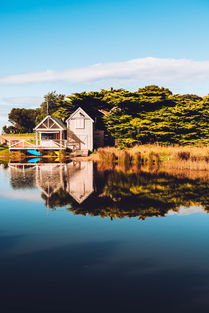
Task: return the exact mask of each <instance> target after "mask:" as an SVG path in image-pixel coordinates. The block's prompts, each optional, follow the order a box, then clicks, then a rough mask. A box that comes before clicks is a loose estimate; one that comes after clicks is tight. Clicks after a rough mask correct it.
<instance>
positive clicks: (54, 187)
mask: <svg viewBox="0 0 209 313" xmlns="http://www.w3.org/2000/svg"><path fill="white" fill-rule="evenodd" d="M65 167H66V164H62V163H59V164H56V163H49V164H47V163H43V164H41V163H40V164H37V166H36V186H37V187H38V188H39V189H40V190H41V191H42V192H43V193H44V194H45V195H46V196H47V197H50V196H51V195H52V194H53V193H55V192H57V191H58V190H59V189H61V188H63V189H64V188H65V184H64V181H65V171H66V168H65Z"/></svg>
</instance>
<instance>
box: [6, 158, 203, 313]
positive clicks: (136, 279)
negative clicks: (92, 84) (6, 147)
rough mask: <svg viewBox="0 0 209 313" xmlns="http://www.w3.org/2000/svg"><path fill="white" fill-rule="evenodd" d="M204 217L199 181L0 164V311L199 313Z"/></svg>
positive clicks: (89, 167)
mask: <svg viewBox="0 0 209 313" xmlns="http://www.w3.org/2000/svg"><path fill="white" fill-rule="evenodd" d="M36 161H38V160H36ZM207 212H209V180H207V179H203V178H195V179H194V178H193V179H192V178H186V177H178V178H177V177H176V176H174V175H171V174H170V175H169V174H163V173H160V174H153V173H148V172H141V173H134V172H133V171H128V172H127V173H125V172H124V171H121V170H120V171H119V170H118V171H116V170H115V171H113V170H102V169H99V168H96V166H95V165H93V164H92V163H90V162H89V163H85V162H81V163H79V162H77V163H69V164H61V163H57V164H50V163H48V164H44V163H34V164H33V163H31V164H17V163H10V164H9V165H8V166H6V165H1V167H0V278H1V284H0V297H1V302H0V303H1V312H2V313H7V312H9V313H13V312H15V313H16V312H18V313H19V312H21V313H24V312H27V313H28V312H30V313H31V312H41V313H42V312H43V313H47V312H50V313H51V312H56V313H62V312H69V313H87V312H88V313H98V312H101V313H103V312H105V313H107V312H109V313H111V312H114V313H117V312H120V313H123V312H124V313H128V312H142V313H152V312H153V313H154V312H155V313H156V312H159V313H164V312H166V313H168V312H169V313H170V312H175V313H176V312H180V313H187V312H189V313H191V312H195V313H196V312H201V313H204V312H208V311H209V214H208V213H207Z"/></svg>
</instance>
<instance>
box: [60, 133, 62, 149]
mask: <svg viewBox="0 0 209 313" xmlns="http://www.w3.org/2000/svg"><path fill="white" fill-rule="evenodd" d="M61 147H62V130H60V148H61Z"/></svg>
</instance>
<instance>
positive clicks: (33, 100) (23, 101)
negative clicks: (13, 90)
mask: <svg viewBox="0 0 209 313" xmlns="http://www.w3.org/2000/svg"><path fill="white" fill-rule="evenodd" d="M2 102H4V103H8V105H18V106H19V105H21V106H26V107H28V106H30V107H31V106H37V105H39V104H40V103H41V102H42V98H41V97H36V96H34V97H33V96H32V97H24V96H22V97H7V98H3V99H2Z"/></svg>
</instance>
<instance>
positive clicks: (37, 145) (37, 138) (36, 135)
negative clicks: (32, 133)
mask: <svg viewBox="0 0 209 313" xmlns="http://www.w3.org/2000/svg"><path fill="white" fill-rule="evenodd" d="M37 147H38V133H37V132H36V148H37Z"/></svg>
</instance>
